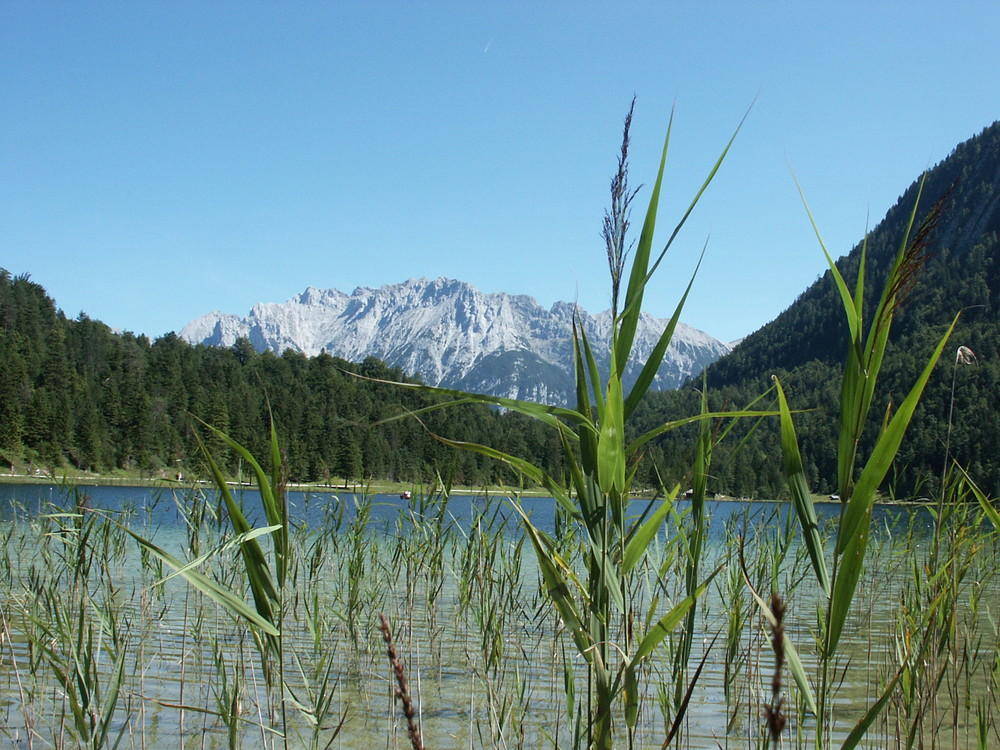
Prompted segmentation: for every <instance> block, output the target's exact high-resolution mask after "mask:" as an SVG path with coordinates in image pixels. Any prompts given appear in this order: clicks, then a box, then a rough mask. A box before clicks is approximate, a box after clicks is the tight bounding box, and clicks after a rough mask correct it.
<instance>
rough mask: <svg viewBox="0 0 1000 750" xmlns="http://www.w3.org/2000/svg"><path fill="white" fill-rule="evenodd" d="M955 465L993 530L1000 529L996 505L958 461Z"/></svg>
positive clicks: (999, 515)
mask: <svg viewBox="0 0 1000 750" xmlns="http://www.w3.org/2000/svg"><path fill="white" fill-rule="evenodd" d="M955 466H956V468H957V469H958V470H959V471H960V472H961V473H962V478H963V479H964V481H965V483H966V484H967V485H968V487H969V489H970V490H972V494H973V495H975V496H976V500H977V501H978V502H979V507H980V508H982V509H983V513H985V514H986V517H987V518H988V519H989V520H990V523H991V524H993V528H994V530H996V531H1000V512H998V511H997V509H996V507H995V506H994V505H993V502H992V501H991V500H990V499H989V498H988V497H986V495H985V494H984V493H983V491H982V490H981V489H979V487H978V486H977V485H976V483H975V482H973V481H972V477H970V476H969V474H968V473H967V472H966V471H965V469H963V468H962V467H961V466H959V465H958V462H955Z"/></svg>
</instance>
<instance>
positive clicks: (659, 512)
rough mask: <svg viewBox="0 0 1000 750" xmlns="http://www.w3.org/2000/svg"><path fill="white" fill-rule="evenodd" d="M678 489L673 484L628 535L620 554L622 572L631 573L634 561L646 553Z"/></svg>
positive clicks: (637, 560) (661, 525)
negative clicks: (661, 499)
mask: <svg viewBox="0 0 1000 750" xmlns="http://www.w3.org/2000/svg"><path fill="white" fill-rule="evenodd" d="M680 489H681V487H680V485H677V486H675V487H674V489H673V490H672V491H671V492H670V494H669V495H668V496H667V497H665V498H663V501H662V502H661V503H660V507H658V508H657V509H656V510H655V511H653V513H652V515H650V516H649V518H647V519H646V521H645V522H644V523H643V524H642V525H641V526H639V527H638V528H637V529H636V530H635V531H634V532H633V533H632V535H631V536H630V537H629V540H628V543H627V544H626V545H625V553H624V554H623V555H622V574H624V575H628V574H629V573H631V572H632V569H633V568H635V566H636V563H638V562H639V561H640V560H641V559H642V558H643V556H644V555H645V554H646V550H647V549H648V548H649V545H650V543H651V542H652V541H653V540H654V539H655V538H656V535H657V534H658V533H659V531H660V529H661V528H663V521H664V519H665V518H666V517H667V514H668V513H669V512H670V509H671V507H672V505H673V502H674V500H675V499H676V498H677V493H678V492H680Z"/></svg>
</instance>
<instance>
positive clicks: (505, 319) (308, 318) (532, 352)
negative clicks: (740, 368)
mask: <svg viewBox="0 0 1000 750" xmlns="http://www.w3.org/2000/svg"><path fill="white" fill-rule="evenodd" d="M577 313H578V314H579V315H580V319H581V320H582V322H583V327H584V329H585V330H586V332H587V335H588V336H589V337H590V339H591V341H592V343H594V344H595V349H596V350H597V351H601V350H606V349H607V343H608V340H609V337H610V332H611V314H610V311H604V312H601V313H598V314H597V315H590V314H588V313H587V312H586V311H584V310H582V309H579V308H577V306H576V305H574V304H572V303H569V302H556V303H555V304H554V305H552V307H551V308H550V309H549V310H545V309H544V308H543V307H542V306H541V305H539V304H538V303H537V302H536V301H535V299H534V298H532V297H529V296H526V295H510V294H506V293H502V292H496V293H490V294H486V293H483V292H480V291H479V290H478V289H476V288H475V287H473V286H471V285H469V284H467V283H465V282H462V281H457V280H455V279H448V278H443V277H441V278H437V279H427V278H420V279H409V280H407V281H404V282H402V283H399V284H388V285H386V286H382V287H379V288H378V289H372V288H369V287H358V288H356V289H355V290H354V291H353V292H352V293H351V294H350V295H348V294H345V293H343V292H341V291H338V290H337V289H317V288H316V287H308V288H306V290H305V291H304V292H302V293H301V294H299V295H297V296H296V297H293V298H291V299H289V300H287V301H286V302H282V303H258V304H256V305H254V306H253V308H252V309H251V310H250V313H249V314H248V315H247V316H245V317H239V316H236V315H231V314H224V313H220V312H218V311H215V312H211V313H208V314H206V315H203V316H202V317H200V318H197V319H195V320H193V321H191V322H190V323H188V324H187V325H186V326H185V327H184V328H183V329H182V330H181V332H180V335H181V337H182V338H184V339H186V340H188V341H190V342H192V343H201V344H208V345H211V346H232V345H233V344H234V343H235V342H236V340H237V339H238V338H240V337H246V338H248V339H249V340H250V342H251V343H252V344H253V346H254V347H255V348H256V349H257V350H258V351H265V350H270V351H273V352H275V353H277V354H280V353H281V352H283V351H285V350H286V349H292V350H293V351H297V352H302V353H303V354H306V355H307V356H314V355H316V354H319V353H320V352H321V351H326V352H327V353H328V354H331V355H333V356H337V357H341V358H343V359H346V360H349V361H361V360H363V359H364V358H365V357H369V356H373V357H377V358H379V359H381V360H383V361H384V362H386V363H387V364H389V365H391V366H394V367H400V368H401V369H403V370H404V371H405V372H408V373H411V374H414V375H419V376H421V377H422V378H423V379H424V381H425V382H427V383H430V384H433V385H441V386H444V387H449V388H462V389H464V390H469V391H475V392H480V393H490V394H493V395H501V396H507V397H511V398H521V399H532V400H544V401H549V402H556V403H565V402H566V401H567V400H568V398H569V397H570V394H572V393H573V372H572V367H573V365H572V350H573V348H572V347H573V345H572V339H571V322H572V318H573V315H574V314H577ZM665 325H666V321H665V320H659V319H657V318H653V317H651V316H649V315H645V314H644V315H643V316H642V318H641V320H640V323H639V328H638V331H637V333H636V345H635V351H636V355H637V356H638V358H639V359H640V360H642V359H644V358H645V357H646V356H648V355H649V353H650V352H651V351H652V348H653V346H654V345H655V343H656V340H657V339H658V337H659V335H660V333H661V332H662V331H663V329H664V327H665ZM728 351H729V347H728V345H726V344H724V343H722V342H720V341H718V340H716V339H714V338H712V337H711V336H709V335H708V334H705V333H703V332H701V331H698V330H696V329H694V328H691V327H690V326H686V325H684V324H683V323H681V324H678V326H677V329H676V331H675V334H674V339H673V342H672V343H671V345H670V348H669V349H668V351H667V356H666V358H665V360H664V363H663V365H662V366H661V368H660V371H659V373H658V375H657V380H656V383H655V385H654V387H656V388H659V389H669V388H676V387H678V386H679V385H681V384H682V383H683V382H684V381H685V380H686V379H687V378H689V377H691V376H692V375H696V374H697V373H698V372H700V371H701V369H702V368H704V367H705V366H706V365H707V364H709V363H710V362H713V361H715V360H716V359H718V358H719V357H720V356H722V355H723V354H725V353H726V352H728ZM599 364H600V365H601V366H602V367H607V362H600V363H599ZM641 366H642V362H641V361H639V362H634V363H633V364H632V368H631V370H630V371H629V372H628V373H626V377H627V378H628V376H629V374H631V376H632V377H635V376H637V375H638V370H639V369H640V368H641Z"/></svg>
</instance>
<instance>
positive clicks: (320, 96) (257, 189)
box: [0, 0, 1000, 340]
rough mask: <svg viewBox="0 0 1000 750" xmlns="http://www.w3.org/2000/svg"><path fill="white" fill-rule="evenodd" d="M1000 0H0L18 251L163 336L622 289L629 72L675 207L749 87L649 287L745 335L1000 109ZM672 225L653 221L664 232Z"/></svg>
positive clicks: (1, 226) (3, 242)
mask: <svg viewBox="0 0 1000 750" xmlns="http://www.w3.org/2000/svg"><path fill="white" fill-rule="evenodd" d="M998 33H1000V3H997V2H996V1H995V0H988V1H983V2H956V3H942V2H933V3H931V2H907V3H904V2H877V1H876V2H843V3H819V2H802V1H801V0H799V1H797V2H766V1H761V2H714V1H712V0H708V1H706V2H693V0H692V1H691V2H663V1H662V0H659V1H658V2H648V3H613V2H607V1H606V0H605V1H602V2H582V3H581V2H539V3H534V2H531V3H528V2H510V3H501V2H468V1H467V0H463V1H462V2H433V3H415V2H396V3H386V2H365V3H360V2H359V3H353V2H332V1H330V2H328V1H326V0H324V1H323V2H289V3H284V2H281V3H279V2H224V3H220V2H197V3H196V2H143V3H135V2H118V3H107V2H85V3H73V2H59V3H51V2H27V1H23V2H12V1H11V0H5V1H4V2H2V3H0V267H4V268H7V269H8V270H9V271H10V272H11V273H14V274H21V273H30V274H31V277H32V279H33V280H34V281H36V282H38V283H40V284H42V285H43V286H44V287H45V288H46V289H47V290H48V291H49V293H50V294H51V295H52V296H53V298H54V299H55V300H56V303H57V305H58V306H59V307H60V308H62V309H63V310H64V311H65V312H66V314H67V315H69V316H70V317H75V316H76V315H77V314H79V313H80V312H81V311H84V312H86V313H87V314H88V315H90V316H91V317H92V318H97V319H100V320H103V321H104V322H106V323H108V324H109V325H111V326H113V327H116V328H121V329H126V330H131V331H134V332H136V333H146V334H148V335H149V336H151V337H156V336H159V335H162V334H163V333H165V332H167V331H170V330H179V329H180V328H181V327H182V326H183V325H184V324H185V323H186V322H188V321H189V320H191V319H192V318H194V317H197V316H198V315H200V314H203V313H206V312H208V311H210V310H213V309H218V310H222V311H224V312H232V313H239V314H246V313H247V311H248V310H249V308H250V307H251V305H252V304H253V303H255V302H259V301H263V302H280V301H284V300H285V299H287V298H289V297H292V296H294V295H296V294H298V293H299V292H301V291H302V290H304V289H305V288H306V287H307V286H315V287H320V288H330V287H336V288H338V289H341V290H343V291H347V292H350V291H351V290H353V289H354V288H355V287H357V286H381V285H383V284H388V283H395V282H399V281H403V280H405V279H407V278H410V277H419V276H428V277H432V278H433V277H436V276H447V277H452V278H457V279H461V280H464V281H468V282H470V283H472V284H473V285H475V286H476V287H478V288H479V289H481V290H483V291H486V292H494V291H506V292H511V293H520V294H528V295H531V296H533V297H535V298H536V299H537V300H538V301H539V302H540V303H541V304H543V305H545V306H549V305H551V304H552V303H553V302H555V301H557V300H570V301H572V300H578V301H579V302H580V304H581V305H582V306H583V307H585V308H587V309H588V310H590V311H591V312H595V311H597V310H600V309H605V308H607V307H608V305H609V292H608V283H607V266H606V260H605V255H604V248H603V244H602V241H601V237H600V228H601V220H602V217H603V212H604V208H605V206H606V205H607V195H608V184H609V179H610V176H611V173H612V171H613V169H614V166H615V157H616V154H617V150H618V146H619V140H620V133H621V124H622V119H623V117H624V114H625V112H626V110H627V108H628V104H629V101H630V99H631V98H632V95H633V94H635V95H636V96H637V104H636V114H635V122H634V125H633V148H632V162H631V177H632V182H633V184H636V185H638V184H639V183H645V184H646V186H647V188H646V189H645V190H643V192H642V193H640V198H639V203H640V206H639V208H638V209H637V210H636V212H635V213H634V215H633V223H634V224H636V225H638V224H640V223H641V219H642V213H643V212H644V205H645V201H646V200H648V197H649V191H648V186H649V185H650V184H651V182H652V180H653V178H654V175H655V169H656V166H657V161H658V158H659V151H660V147H661V146H662V140H663V136H664V134H665V132H666V125H667V121H668V118H669V115H670V111H671V108H672V107H676V116H675V124H674V132H673V137H672V142H671V151H670V155H669V157H668V165H667V178H666V183H665V188H664V194H663V198H664V200H663V203H662V206H661V224H660V226H661V228H662V229H664V230H666V229H667V228H668V220H670V221H669V223H670V225H671V226H672V223H673V221H674V220H676V219H677V218H678V217H679V215H680V213H681V212H682V211H683V209H684V208H685V207H686V206H687V203H688V201H689V200H690V198H691V197H692V196H693V194H694V192H695V191H696V190H697V188H698V186H699V185H700V183H701V181H702V179H703V178H704V176H705V174H706V173H707V171H708V169H709V167H710V166H711V164H712V163H713V162H714V160H715V158H716V157H717V155H718V154H719V153H720V151H721V150H722V148H723V146H724V145H725V143H726V141H727V140H728V138H729V136H730V135H731V134H732V132H733V131H734V129H735V128H736V126H737V125H738V123H739V121H740V120H741V118H742V117H743V115H744V113H745V111H746V110H747V108H748V107H751V104H752V108H751V110H750V114H749V116H748V118H747V120H746V124H745V125H744V127H743V129H742V131H741V132H740V134H739V136H738V137H737V139H736V143H735V145H734V147H733V150H732V151H731V153H730V156H729V158H728V159H727V161H726V163H725V164H724V165H723V167H722V170H721V172H720V174H719V177H718V178H717V180H716V182H715V183H714V184H713V185H712V187H711V188H710V190H709V193H708V195H707V196H706V199H705V200H704V202H703V203H702V204H701V205H700V206H699V208H698V209H697V211H696V213H695V215H694V217H693V218H692V220H691V221H690V222H689V224H688V225H687V227H686V229H685V231H684V232H683V234H682V235H681V238H680V240H679V242H678V243H677V245H676V246H675V250H674V251H673V252H672V254H671V256H670V257H669V258H668V261H667V264H666V266H665V267H664V269H663V271H662V272H661V273H660V274H659V276H658V277H657V278H656V279H655V280H654V282H653V287H652V291H651V293H650V294H648V295H647V305H646V307H647V310H648V311H649V312H651V313H653V314H655V315H659V316H666V315H668V314H669V313H670V312H671V310H672V309H673V306H674V304H675V302H676V300H677V297H678V295H679V294H680V292H681V291H682V289H683V286H684V284H685V283H686V281H687V279H688V277H689V275H690V273H691V271H692V270H693V267H694V262H695V259H696V257H697V254H698V252H699V251H700V250H701V248H702V246H703V245H704V244H705V242H706V241H707V242H708V253H707V257H706V261H705V263H704V265H703V267H702V271H701V273H700V275H699V278H698V280H697V281H696V284H695V291H694V293H693V295H692V297H691V299H690V302H689V305H688V307H687V309H686V314H685V315H684V316H683V317H684V319H685V320H686V322H688V323H690V324H691V325H694V326H696V327H698V328H701V329H703V330H705V331H707V332H708V333H710V334H712V335H714V336H716V337H718V338H721V339H724V340H730V339H734V338H736V337H739V336H743V335H745V334H747V333H750V332H752V331H754V330H756V329H757V328H759V327H760V326H761V325H763V324H764V323H766V322H767V321H769V320H771V319H772V318H774V316H775V315H777V314H778V313H779V312H780V311H781V310H783V309H784V308H785V307H787V306H788V305H789V304H790V303H791V302H792V301H794V299H795V297H796V296H797V295H798V294H799V293H800V292H801V291H802V290H803V289H804V288H805V287H806V286H807V285H809V284H810V283H812V282H813V281H814V280H815V279H816V278H817V276H818V275H819V274H820V273H821V272H822V270H823V269H824V267H825V266H824V261H823V257H822V254H821V252H820V250H819V247H818V245H817V243H816V240H815V238H814V237H813V235H812V230H811V228H810V225H809V222H808V219H807V217H806V214H805V211H804V209H803V208H802V204H801V202H800V200H799V197H798V194H797V191H796V188H795V183H794V180H793V177H792V174H793V172H794V174H795V175H796V176H797V177H798V179H799V181H800V182H801V184H802V187H803V189H804V191H805V193H806V195H807V197H808V199H809V202H810V205H811V207H812V209H813V211H814V213H815V215H816V218H817V220H818V222H819V225H820V227H821V229H822V231H823V233H824V237H825V239H826V240H827V243H828V245H829V247H830V249H831V251H832V252H833V253H834V254H835V255H841V254H844V253H846V252H847V251H848V250H850V248H851V247H852V246H853V245H854V244H855V243H856V242H857V241H858V240H859V239H860V238H861V236H862V234H863V232H864V230H865V228H866V225H872V226H873V225H874V224H876V223H877V222H878V221H879V220H881V218H882V217H883V216H884V214H885V212H886V211H887V210H888V208H889V207H890V206H891V205H893V203H895V200H896V198H897V197H898V196H899V194H900V193H901V192H902V191H903V190H904V189H905V188H906V187H907V185H909V184H910V182H911V181H912V180H913V179H915V178H916V177H917V176H918V175H919V173H920V172H921V171H922V170H923V169H925V168H927V167H929V166H933V165H934V164H935V163H937V162H938V161H940V160H941V159H943V158H945V157H946V156H947V155H948V154H949V153H950V151H951V150H952V149H953V148H954V146H955V145H957V144H958V143H959V142H961V141H963V140H965V139H967V138H969V137H970V136H972V135H974V134H976V133H978V132H979V131H980V130H981V129H982V128H983V127H985V126H987V125H989V124H990V123H992V122H993V121H994V120H995V119H997V118H998V117H1000V75H998V73H997V71H998V70H1000V44H998V41H997V35H998ZM665 239H666V232H665V231H664V232H662V233H661V235H660V240H661V241H663V240H665Z"/></svg>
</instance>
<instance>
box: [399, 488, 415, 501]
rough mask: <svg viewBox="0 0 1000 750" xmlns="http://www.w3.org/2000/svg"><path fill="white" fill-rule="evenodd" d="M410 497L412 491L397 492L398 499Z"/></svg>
mask: <svg viewBox="0 0 1000 750" xmlns="http://www.w3.org/2000/svg"><path fill="white" fill-rule="evenodd" d="M411 497H413V493H412V492H410V491H409V490H403V491H402V492H401V493H399V499H400V500H409V499H410V498H411Z"/></svg>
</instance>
